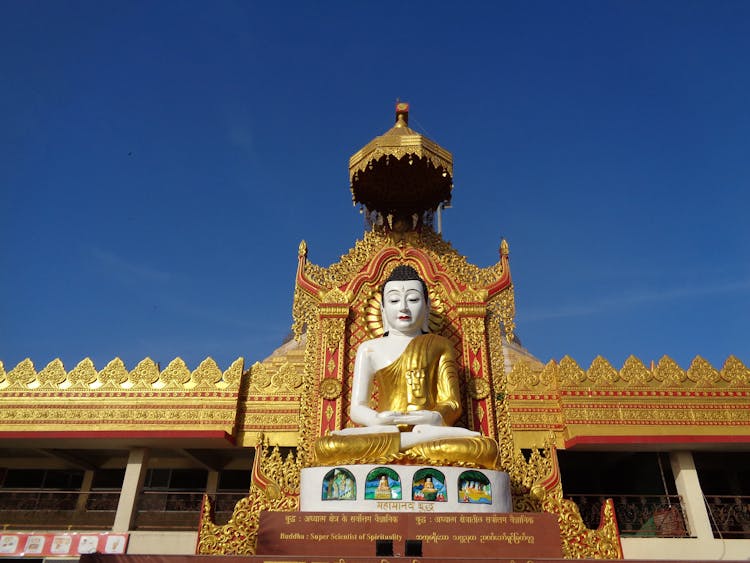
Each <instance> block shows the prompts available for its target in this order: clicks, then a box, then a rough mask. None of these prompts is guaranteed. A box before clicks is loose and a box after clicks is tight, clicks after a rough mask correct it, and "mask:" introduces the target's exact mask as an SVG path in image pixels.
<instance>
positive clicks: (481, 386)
mask: <svg viewBox="0 0 750 563" xmlns="http://www.w3.org/2000/svg"><path fill="white" fill-rule="evenodd" d="M468 391H469V396H470V397H471V398H472V399H477V400H479V399H486V398H487V397H489V395H490V384H489V383H488V382H487V380H486V379H482V378H481V377H472V378H471V379H470V380H469V385H468ZM480 420H481V419H480Z"/></svg>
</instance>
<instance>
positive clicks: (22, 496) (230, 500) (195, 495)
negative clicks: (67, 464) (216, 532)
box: [0, 489, 247, 530]
mask: <svg viewBox="0 0 750 563" xmlns="http://www.w3.org/2000/svg"><path fill="white" fill-rule="evenodd" d="M245 496H247V493H217V494H214V495H212V497H213V499H214V509H215V511H214V514H215V517H216V523H217V524H223V523H226V522H227V521H228V520H229V518H230V517H231V516H232V512H233V510H234V505H235V504H236V503H237V501H239V500H240V499H242V498H244V497H245ZM119 500H120V492H119V491H106V492H102V491H90V492H84V491H78V490H76V491H51V490H45V489H34V490H28V489H27V490H23V489H0V529H6V530H13V529H29V528H33V529H36V530H60V529H63V530H64V529H78V530H86V529H89V530H91V529H99V530H106V529H110V528H111V527H112V525H113V524H114V521H115V513H116V512H117V504H118V502H119ZM202 501H203V493H202V492H169V491H144V492H142V493H141V494H140V495H139V497H138V500H137V504H136V517H135V522H134V526H133V528H134V529H140V530H197V529H198V523H199V520H200V511H201V503H202Z"/></svg>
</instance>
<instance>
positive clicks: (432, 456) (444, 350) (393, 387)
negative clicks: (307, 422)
mask: <svg viewBox="0 0 750 563" xmlns="http://www.w3.org/2000/svg"><path fill="white" fill-rule="evenodd" d="M373 380H374V381H376V382H377V387H378V398H377V403H378V411H380V412H382V411H396V412H405V413H410V412H415V411H420V410H428V411H437V412H438V413H440V415H441V416H442V418H443V424H444V425H445V426H428V425H417V426H415V427H413V428H412V427H411V426H406V425H400V426H398V427H397V426H378V427H365V428H357V429H347V430H344V431H342V432H340V433H332V434H329V435H328V436H324V437H322V438H319V439H318V440H317V441H316V442H315V444H314V456H315V462H316V463H318V464H321V465H331V464H344V463H388V462H390V461H394V460H397V459H398V458H399V453H406V454H407V457H416V458H417V459H420V458H421V460H422V461H429V462H431V463H434V464H442V465H450V464H456V463H461V464H471V465H477V466H480V467H486V468H494V467H495V463H496V459H497V442H495V440H493V439H491V438H487V437H484V436H480V435H479V434H478V433H476V432H470V431H468V430H466V429H464V428H453V427H452V426H453V424H454V423H455V422H456V421H457V420H458V418H459V417H460V416H461V410H462V409H461V396H460V390H459V381H458V368H457V365H456V359H455V353H454V350H453V344H452V343H451V341H450V340H448V339H447V338H444V337H442V336H438V335H436V334H424V335H421V336H417V337H415V338H414V339H413V340H411V342H409V344H408V345H407V347H406V349H405V350H404V351H403V353H402V354H401V356H399V357H398V358H397V359H396V361H394V362H393V363H392V364H390V365H389V366H387V367H385V368H382V369H380V370H378V371H377V372H376V373H375V374H374V376H373ZM407 434H408V435H409V440H408V441H407V442H408V443H411V444H412V445H411V446H409V447H403V446H402V442H403V441H402V435H404V437H406V435H407ZM400 457H403V456H400Z"/></svg>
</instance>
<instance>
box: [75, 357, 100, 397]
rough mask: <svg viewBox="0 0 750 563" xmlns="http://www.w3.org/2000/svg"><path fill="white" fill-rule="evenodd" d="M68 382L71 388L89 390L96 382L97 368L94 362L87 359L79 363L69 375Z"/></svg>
mask: <svg viewBox="0 0 750 563" xmlns="http://www.w3.org/2000/svg"><path fill="white" fill-rule="evenodd" d="M68 381H69V382H70V384H71V387H73V388H77V389H81V388H87V387H89V386H90V385H92V384H93V383H94V382H95V381H96V367H94V362H92V361H91V359H89V358H85V359H83V360H81V361H80V362H78V365H76V367H74V368H73V370H72V371H71V372H70V373H68Z"/></svg>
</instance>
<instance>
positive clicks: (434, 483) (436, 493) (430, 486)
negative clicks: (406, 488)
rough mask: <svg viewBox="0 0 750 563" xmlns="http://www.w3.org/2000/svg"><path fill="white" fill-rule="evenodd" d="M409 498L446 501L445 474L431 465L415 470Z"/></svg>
mask: <svg viewBox="0 0 750 563" xmlns="http://www.w3.org/2000/svg"><path fill="white" fill-rule="evenodd" d="M411 498H412V500H425V501H435V502H448V491H447V490H446V489H445V475H443V474H442V473H441V472H440V471H438V470H437V469H433V468H431V467H426V468H424V469H420V470H419V471H417V472H416V473H415V474H414V481H413V482H412V485H411Z"/></svg>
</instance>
